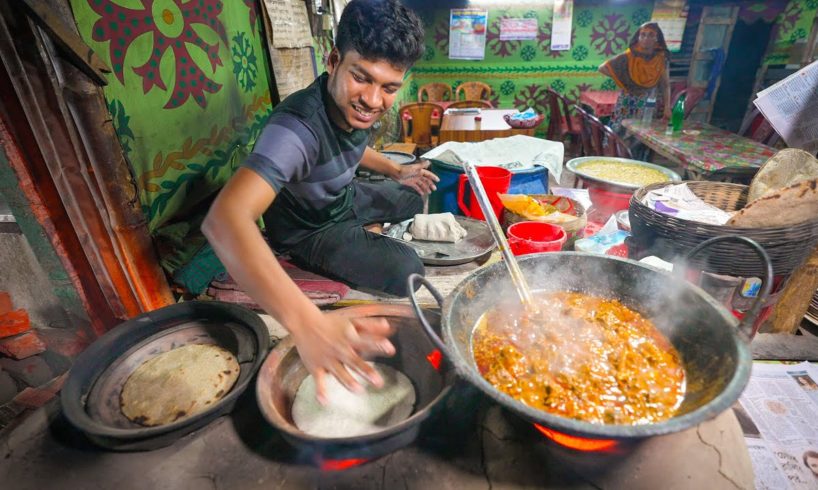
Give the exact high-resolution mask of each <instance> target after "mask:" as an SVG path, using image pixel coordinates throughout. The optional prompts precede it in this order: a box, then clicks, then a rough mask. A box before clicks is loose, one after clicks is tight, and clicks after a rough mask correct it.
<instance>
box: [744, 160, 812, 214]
mask: <svg viewBox="0 0 818 490" xmlns="http://www.w3.org/2000/svg"><path fill="white" fill-rule="evenodd" d="M815 178H818V159H816V158H815V157H814V156H812V155H810V154H809V153H807V152H805V151H804V150H799V149H797V148H785V149H783V150H781V151H779V152H778V153H776V154H775V155H773V156H772V157H770V159H769V160H767V162H766V163H765V164H764V165H762V166H761V168H760V169H759V170H758V173H757V174H756V175H755V177H753V181H752V182H751V183H750V189H749V191H748V196H747V202H748V203H751V202H753V201H755V200H756V199H758V198H759V197H763V196H766V195H768V194H771V193H773V192H775V191H778V190H780V189H783V188H784V187H789V186H791V185H793V184H797V183H799V182H803V181H805V180H810V179H815Z"/></svg>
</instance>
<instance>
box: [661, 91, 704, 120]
mask: <svg viewBox="0 0 818 490" xmlns="http://www.w3.org/2000/svg"><path fill="white" fill-rule="evenodd" d="M704 92H705V90H704V89H703V88H700V87H689V88H686V89H682V90H680V91H678V92H676V95H674V96H673V97H672V101H671V103H670V110H673V107H674V106H675V105H676V101H678V100H679V97H681V96H682V94H686V97H685V119H687V117H688V116H689V115H690V114H691V113H692V112H693V109H695V108H696V106H697V105H698V104H699V101H701V100H702V98H703V97H704ZM665 116H666V117H670V114H665Z"/></svg>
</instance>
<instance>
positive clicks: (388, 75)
mask: <svg viewBox="0 0 818 490" xmlns="http://www.w3.org/2000/svg"><path fill="white" fill-rule="evenodd" d="M327 72H328V73H329V81H328V82H327V90H328V92H329V94H330V96H331V97H332V100H333V101H334V102H335V105H336V109H337V112H336V113H335V114H332V113H331V117H333V116H334V117H333V120H334V122H335V123H336V124H338V125H339V126H341V127H342V128H344V129H369V128H370V127H372V125H373V124H375V121H377V120H378V118H379V117H381V116H382V115H383V114H385V113H386V111H388V110H389V108H390V107H392V104H393V103H394V102H395V96H396V95H397V93H398V90H399V89H400V87H401V85H403V76H404V75H405V73H406V70H402V69H399V68H396V67H394V66H392V65H391V64H390V63H389V62H387V61H383V60H381V61H373V60H368V59H366V58H363V57H362V56H361V55H360V54H358V53H357V52H356V51H347V52H346V53H345V54H344V55H343V58H342V57H341V55H340V53H339V52H338V50H336V49H334V50H333V51H332V52H331V53H330V56H329V60H328V63H327Z"/></svg>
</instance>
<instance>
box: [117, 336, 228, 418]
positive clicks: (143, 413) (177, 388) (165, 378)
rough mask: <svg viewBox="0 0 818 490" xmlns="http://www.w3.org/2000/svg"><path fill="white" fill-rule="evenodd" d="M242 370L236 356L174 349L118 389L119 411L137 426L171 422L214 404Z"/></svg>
mask: <svg viewBox="0 0 818 490" xmlns="http://www.w3.org/2000/svg"><path fill="white" fill-rule="evenodd" d="M240 371H241V368H240V367H239V363H238V361H236V357H235V356H234V355H233V354H231V353H230V352H229V351H227V350H225V349H223V348H221V347H219V346H216V345H200V344H194V345H186V346H183V347H178V348H176V349H173V350H170V351H168V352H165V353H162V354H159V355H158V356H156V357H153V358H151V359H149V360H148V361H145V362H144V363H142V365H141V366H139V367H138V368H136V370H135V371H134V372H133V373H132V374H131V375H130V376H129V377H128V379H127V380H126V381H125V385H124V386H123V387H122V393H121V394H120V399H119V401H120V407H121V408H122V413H123V414H124V415H125V416H126V417H128V419H130V420H131V421H132V422H136V423H137V424H140V425H145V426H149V427H152V426H157V425H165V424H169V423H171V422H175V421H177V420H180V419H185V418H187V417H191V416H193V415H195V414H197V413H200V412H203V411H204V410H206V409H208V408H209V407H211V406H213V404H214V403H216V402H217V401H219V400H220V399H221V398H222V397H224V396H225V395H226V394H227V393H228V392H229V391H230V389H231V388H232V387H233V385H234V384H235V383H236V380H237V379H238V378H239V372H240Z"/></svg>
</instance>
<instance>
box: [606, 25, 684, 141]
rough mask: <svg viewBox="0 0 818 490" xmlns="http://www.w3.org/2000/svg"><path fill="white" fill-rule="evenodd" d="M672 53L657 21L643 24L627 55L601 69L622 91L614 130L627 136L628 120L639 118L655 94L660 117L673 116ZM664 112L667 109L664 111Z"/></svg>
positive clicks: (623, 54) (620, 55) (616, 57)
mask: <svg viewBox="0 0 818 490" xmlns="http://www.w3.org/2000/svg"><path fill="white" fill-rule="evenodd" d="M669 64H670V52H669V51H668V49H667V44H666V43H665V36H664V34H662V30H661V29H660V28H659V25H658V24H657V23H655V22H649V23H646V24H642V26H640V27H639V30H638V31H636V34H634V36H633V38H632V39H631V42H630V47H629V48H628V49H626V50H625V52H624V53H622V54H619V55H617V56H614V57H613V58H611V59H609V60H607V61H605V62H604V63H602V65H600V66H599V72H600V73H602V74H603V75H607V76H609V77H611V78H612V79H613V81H614V82H616V85H617V86H619V88H621V89H622V94H621V95H620V96H619V98H618V99H617V100H616V107H614V111H613V114H611V121H610V126H611V129H613V130H614V131H616V132H617V133H619V134H623V131H624V130H623V128H622V121H623V120H624V119H639V118H641V117H642V110H643V108H644V107H645V103H646V101H647V99H648V97H649V96H650V95H651V93H653V95H654V97H656V98H657V100H656V109H657V114H656V116H657V117H669V116H670V82H669V77H668V67H669ZM663 109H664V110H663Z"/></svg>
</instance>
